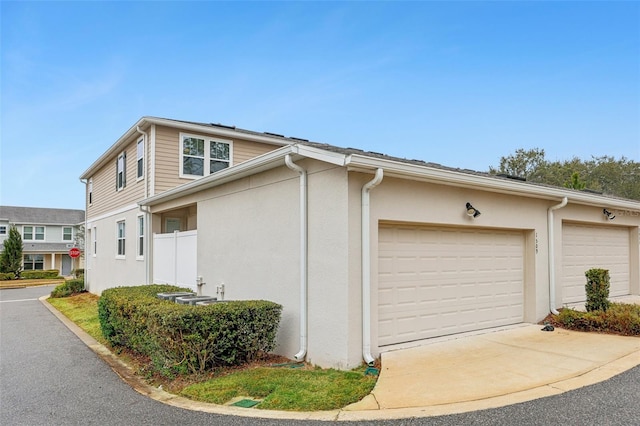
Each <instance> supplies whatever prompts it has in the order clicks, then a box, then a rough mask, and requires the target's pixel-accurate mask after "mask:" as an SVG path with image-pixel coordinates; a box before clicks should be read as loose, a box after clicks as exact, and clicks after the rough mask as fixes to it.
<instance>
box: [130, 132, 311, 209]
mask: <svg viewBox="0 0 640 426" xmlns="http://www.w3.org/2000/svg"><path fill="white" fill-rule="evenodd" d="M287 154H297V153H296V152H295V148H294V147H293V146H291V145H287V146H283V147H282V148H279V149H276V150H274V151H271V152H268V153H266V154H263V155H261V156H259V157H255V158H252V159H251V160H247V161H245V162H242V163H240V164H238V165H237V166H232V167H229V168H227V169H223V170H220V171H219V172H216V173H214V174H211V175H209V176H205V177H202V178H199V179H196V180H194V181H192V182H189V183H185V184H184V185H180V186H177V187H175V188H173V189H170V190H168V191H165V192H163V193H162V194H158V195H155V196H153V197H149V198H147V199H145V200H142V201H139V202H138V205H140V206H154V205H157V204H160V203H164V202H167V201H172V200H175V199H176V198H180V197H184V196H186V195H191V194H194V193H196V192H199V191H202V190H205V189H209V188H214V187H216V186H220V185H222V184H225V183H228V182H232V181H234V180H237V179H241V178H243V177H246V176H250V175H254V174H256V173H260V172H263V171H265V170H270V169H274V168H276V167H279V166H283V165H284V164H285V163H284V157H285V156H286V155H287ZM296 157H298V156H296ZM298 158H299V157H298Z"/></svg>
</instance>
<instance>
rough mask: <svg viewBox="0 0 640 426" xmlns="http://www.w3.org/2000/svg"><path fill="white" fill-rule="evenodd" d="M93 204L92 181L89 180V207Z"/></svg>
mask: <svg viewBox="0 0 640 426" xmlns="http://www.w3.org/2000/svg"><path fill="white" fill-rule="evenodd" d="M92 203H93V179H89V205H91V204H92Z"/></svg>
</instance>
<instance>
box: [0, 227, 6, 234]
mask: <svg viewBox="0 0 640 426" xmlns="http://www.w3.org/2000/svg"><path fill="white" fill-rule="evenodd" d="M0 235H7V225H0Z"/></svg>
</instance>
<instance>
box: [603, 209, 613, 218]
mask: <svg viewBox="0 0 640 426" xmlns="http://www.w3.org/2000/svg"><path fill="white" fill-rule="evenodd" d="M602 214H604V216H605V217H606V218H607V219H608V220H613V219H615V218H616V216H615V215H614V214H613V213H611V212H610V211H609V210H607V209H602Z"/></svg>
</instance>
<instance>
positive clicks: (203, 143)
mask: <svg viewBox="0 0 640 426" xmlns="http://www.w3.org/2000/svg"><path fill="white" fill-rule="evenodd" d="M180 140H181V150H180V163H181V170H180V176H185V177H192V176H194V177H195V176H206V175H208V174H211V173H215V172H217V171H219V170H222V169H226V168H227V167H229V166H230V165H231V141H227V140H222V139H212V138H209V137H205V136H193V135H187V134H181V135H180Z"/></svg>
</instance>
